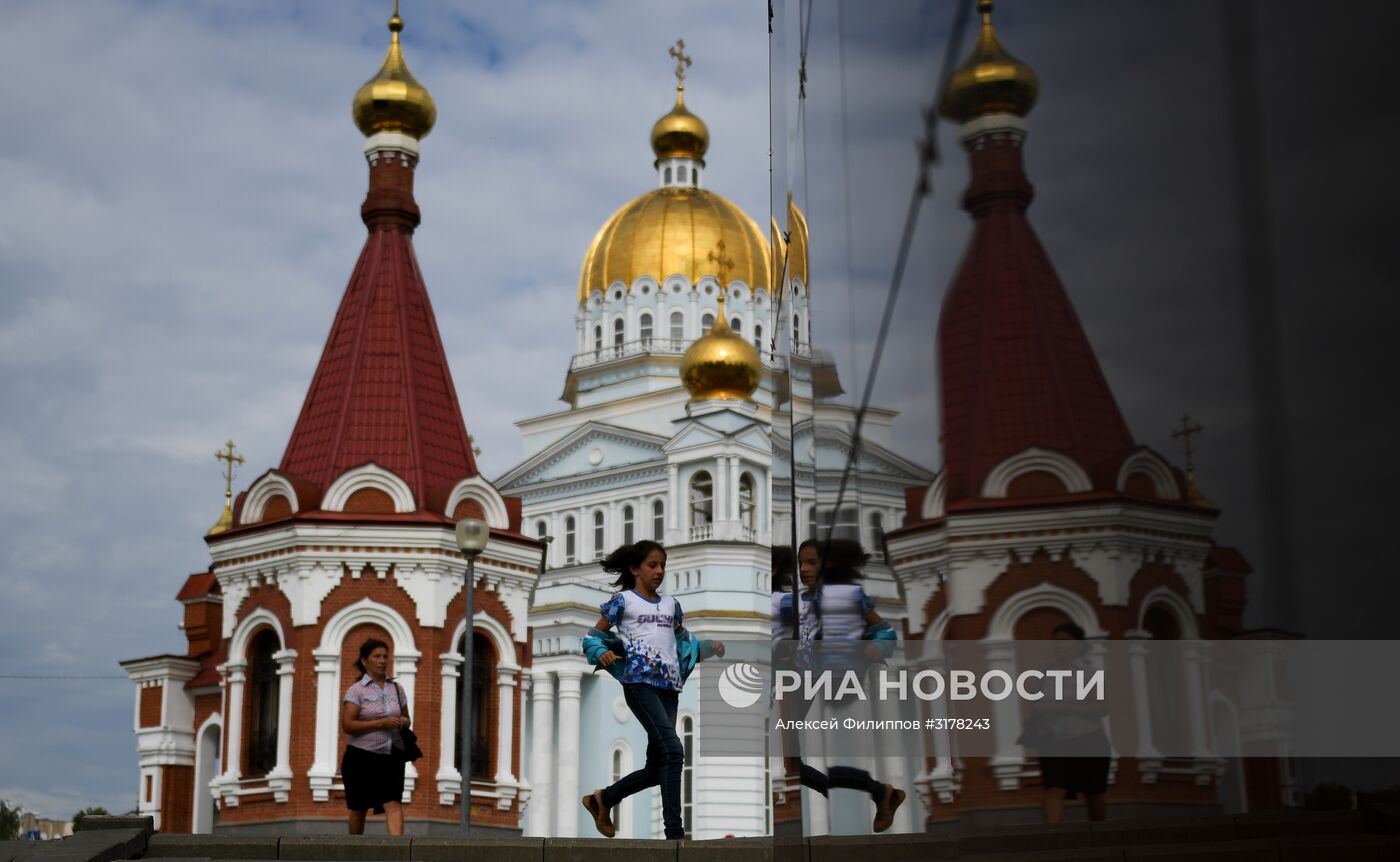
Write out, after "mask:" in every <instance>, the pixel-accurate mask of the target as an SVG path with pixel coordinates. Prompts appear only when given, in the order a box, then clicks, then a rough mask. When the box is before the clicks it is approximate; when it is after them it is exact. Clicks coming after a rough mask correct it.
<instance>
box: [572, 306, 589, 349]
mask: <svg viewBox="0 0 1400 862" xmlns="http://www.w3.org/2000/svg"><path fill="white" fill-rule="evenodd" d="M587 331H588V322H587V320H586V319H585V318H584V312H583V311H582V310H580V311H579V312H578V313H577V314H575V315H574V332H575V334H576V335H577V336H578V350H577V351H576V352H578V353H582V352H584V351H585V350H587V349H588V347H587V345H586V343H585V338H586V335H585V333H586V332H587Z"/></svg>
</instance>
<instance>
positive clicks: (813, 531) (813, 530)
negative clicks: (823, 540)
mask: <svg viewBox="0 0 1400 862" xmlns="http://www.w3.org/2000/svg"><path fill="white" fill-rule="evenodd" d="M816 537H817V507H816V506H808V507H807V538H809V539H815V538H816Z"/></svg>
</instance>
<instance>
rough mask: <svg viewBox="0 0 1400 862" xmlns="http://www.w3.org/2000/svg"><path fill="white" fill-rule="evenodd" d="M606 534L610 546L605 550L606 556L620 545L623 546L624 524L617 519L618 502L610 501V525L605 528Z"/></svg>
mask: <svg viewBox="0 0 1400 862" xmlns="http://www.w3.org/2000/svg"><path fill="white" fill-rule="evenodd" d="M604 532H605V533H606V535H607V542H608V546H607V547H606V548H604V549H603V553H604V554H606V553H608V552H609V551H611V550H612V549H613V548H616V547H617V546H618V545H621V544H622V524H621V523H620V522H619V520H618V517H617V501H616V500H609V501H608V523H607V525H606V526H605V527H604Z"/></svg>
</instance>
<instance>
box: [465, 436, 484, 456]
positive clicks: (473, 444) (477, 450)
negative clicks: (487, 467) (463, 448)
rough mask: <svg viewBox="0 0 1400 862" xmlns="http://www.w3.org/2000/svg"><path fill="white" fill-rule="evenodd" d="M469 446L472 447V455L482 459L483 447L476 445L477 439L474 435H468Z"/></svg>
mask: <svg viewBox="0 0 1400 862" xmlns="http://www.w3.org/2000/svg"><path fill="white" fill-rule="evenodd" d="M467 444H468V445H470V446H471V447H472V454H473V455H475V456H476V457H478V458H480V457H481V447H480V446H478V445H476V438H475V437H473V436H472V435H470V434H468V435H467Z"/></svg>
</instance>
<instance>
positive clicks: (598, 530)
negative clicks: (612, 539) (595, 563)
mask: <svg viewBox="0 0 1400 862" xmlns="http://www.w3.org/2000/svg"><path fill="white" fill-rule="evenodd" d="M603 531H604V528H603V513H602V512H594V513H593V559H595V560H601V559H603V557H604V556H605V555H606V554H607V551H606V550H604V548H603V546H604V545H606V544H607V542H608V540H607V539H606V538H605V537H604V536H603Z"/></svg>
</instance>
